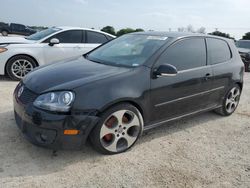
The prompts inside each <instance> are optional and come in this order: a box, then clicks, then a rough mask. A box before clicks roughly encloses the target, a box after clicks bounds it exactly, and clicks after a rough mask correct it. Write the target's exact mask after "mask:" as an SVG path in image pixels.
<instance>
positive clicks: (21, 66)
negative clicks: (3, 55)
mask: <svg viewBox="0 0 250 188" xmlns="http://www.w3.org/2000/svg"><path fill="white" fill-rule="evenodd" d="M35 67H36V62H35V61H34V60H33V59H32V58H30V57H28V56H25V55H18V56H14V57H12V58H11V59H10V60H9V61H8V63H7V66H6V71H7V73H8V75H9V77H10V78H11V79H12V80H21V79H22V78H24V76H26V75H27V74H28V73H29V72H30V71H32V70H33V69H34V68H35Z"/></svg>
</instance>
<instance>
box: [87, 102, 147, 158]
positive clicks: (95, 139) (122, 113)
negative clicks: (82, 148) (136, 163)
mask: <svg viewBox="0 0 250 188" xmlns="http://www.w3.org/2000/svg"><path fill="white" fill-rule="evenodd" d="M142 131H143V120H142V116H141V114H140V112H139V111H138V110H137V108H135V107H134V106H132V105H130V104H120V105H117V106H114V107H113V108H110V109H109V110H107V111H106V112H104V113H103V114H102V115H101V118H100V121H99V123H98V124H97V126H96V127H95V128H94V130H93V131H92V132H91V134H90V140H91V142H92V145H93V147H94V148H95V149H96V150H97V151H98V152H101V153H103V154H117V153H121V152H124V151H126V150H128V149H129V148H131V147H132V146H133V145H134V144H135V142H136V141H137V140H138V138H139V136H140V135H141V133H142Z"/></svg>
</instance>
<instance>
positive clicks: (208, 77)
mask: <svg viewBox="0 0 250 188" xmlns="http://www.w3.org/2000/svg"><path fill="white" fill-rule="evenodd" d="M210 78H211V74H210V73H207V74H206V76H205V80H206V81H207V80H209V79H210Z"/></svg>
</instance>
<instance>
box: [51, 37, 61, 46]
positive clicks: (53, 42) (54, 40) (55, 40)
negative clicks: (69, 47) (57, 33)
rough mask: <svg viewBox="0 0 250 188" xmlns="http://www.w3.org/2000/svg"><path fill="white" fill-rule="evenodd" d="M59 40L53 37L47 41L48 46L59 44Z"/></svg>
mask: <svg viewBox="0 0 250 188" xmlns="http://www.w3.org/2000/svg"><path fill="white" fill-rule="evenodd" d="M59 43H60V41H59V39H57V38H53V39H51V40H50V41H49V46H54V45H55V44H59Z"/></svg>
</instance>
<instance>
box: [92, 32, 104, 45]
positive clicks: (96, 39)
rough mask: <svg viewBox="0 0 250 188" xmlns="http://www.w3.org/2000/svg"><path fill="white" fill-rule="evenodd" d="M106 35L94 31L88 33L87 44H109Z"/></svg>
mask: <svg viewBox="0 0 250 188" xmlns="http://www.w3.org/2000/svg"><path fill="white" fill-rule="evenodd" d="M107 41H108V39H107V38H106V36H105V35H103V34H101V33H97V32H94V31H87V43H94V44H102V43H105V42H107Z"/></svg>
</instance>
